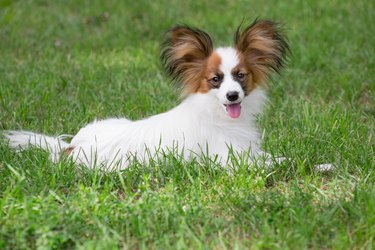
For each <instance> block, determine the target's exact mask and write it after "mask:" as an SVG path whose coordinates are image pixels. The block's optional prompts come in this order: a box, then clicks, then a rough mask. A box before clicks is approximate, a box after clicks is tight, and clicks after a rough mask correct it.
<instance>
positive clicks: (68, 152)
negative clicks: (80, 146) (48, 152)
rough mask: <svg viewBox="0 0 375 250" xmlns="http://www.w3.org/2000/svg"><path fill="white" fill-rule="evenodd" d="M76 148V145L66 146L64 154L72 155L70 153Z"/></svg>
mask: <svg viewBox="0 0 375 250" xmlns="http://www.w3.org/2000/svg"><path fill="white" fill-rule="evenodd" d="M74 148H75V147H73V146H72V147H68V148H66V149H65V150H64V151H63V154H64V155H65V156H69V155H70V153H71V152H72V151H73V150H74Z"/></svg>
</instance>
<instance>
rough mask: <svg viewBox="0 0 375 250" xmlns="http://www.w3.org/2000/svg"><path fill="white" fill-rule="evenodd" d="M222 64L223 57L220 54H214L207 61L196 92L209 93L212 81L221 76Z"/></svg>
mask: <svg viewBox="0 0 375 250" xmlns="http://www.w3.org/2000/svg"><path fill="white" fill-rule="evenodd" d="M220 64H221V57H220V56H219V54H218V53H216V52H213V53H212V54H211V55H210V57H209V58H208V59H207V62H206V65H205V67H204V73H203V74H202V76H201V79H200V81H199V82H198V84H199V87H198V88H197V91H196V92H199V93H207V92H208V91H209V90H210V89H211V88H212V85H211V83H210V80H211V79H212V78H213V77H214V76H217V75H218V74H221V72H220V69H219V66H220Z"/></svg>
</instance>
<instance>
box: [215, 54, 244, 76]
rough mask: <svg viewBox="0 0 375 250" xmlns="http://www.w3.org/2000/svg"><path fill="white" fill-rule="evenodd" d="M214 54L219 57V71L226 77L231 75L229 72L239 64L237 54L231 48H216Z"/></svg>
mask: <svg viewBox="0 0 375 250" xmlns="http://www.w3.org/2000/svg"><path fill="white" fill-rule="evenodd" d="M216 53H217V54H219V56H220V57H221V64H220V70H221V71H222V72H223V73H224V75H225V76H226V77H229V76H230V75H231V71H232V69H233V68H234V67H236V66H237V65H238V63H239V59H238V56H237V52H236V50H235V49H233V48H230V47H228V48H218V49H216Z"/></svg>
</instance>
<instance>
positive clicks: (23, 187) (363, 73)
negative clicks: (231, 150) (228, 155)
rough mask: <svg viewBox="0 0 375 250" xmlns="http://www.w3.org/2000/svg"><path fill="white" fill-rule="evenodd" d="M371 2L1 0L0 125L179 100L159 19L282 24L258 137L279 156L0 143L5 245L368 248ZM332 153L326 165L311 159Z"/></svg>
mask: <svg viewBox="0 0 375 250" xmlns="http://www.w3.org/2000/svg"><path fill="white" fill-rule="evenodd" d="M374 9H375V2H374V1H356V2H354V1H349V0H346V1H340V0H333V1H324V0H319V1H297V0H293V1H277V0H274V1H271V0H266V1H224V0H222V1H217V2H216V3H215V2H214V1H196V0H189V1H176V0H172V1H171V0H169V1H166V0H165V1H164V0H163V1H146V0H140V1H99V0H98V1H52V0H50V1H48V0H38V1H31V0H24V1H12V0H1V1H0V130H3V129H26V130H32V131H36V132H42V133H47V134H51V135H58V134H63V133H67V134H74V133H76V132H77V131H78V130H79V128H80V127H82V126H83V125H84V124H86V123H88V122H90V121H92V120H93V119H95V118H107V117H123V116H126V117H129V118H131V119H139V118H142V117H146V116H149V115H152V114H156V113H159V112H163V111H166V110H168V109H170V108H172V107H174V106H175V105H176V104H177V103H178V102H179V99H178V93H177V91H176V90H175V89H173V88H172V87H171V86H170V83H169V80H168V79H167V77H166V76H165V74H164V72H163V70H162V67H161V64H160V61H159V48H160V47H159V46H160V43H161V41H162V40H163V34H164V31H165V30H167V29H168V28H170V27H171V26H172V25H173V24H176V23H187V24H189V25H192V26H197V27H199V28H201V29H203V30H205V31H207V32H208V33H210V34H211V35H212V37H213V39H214V42H215V44H216V45H230V44H231V43H232V36H233V33H234V30H235V29H236V27H237V25H238V24H239V23H240V22H241V20H242V19H243V18H244V17H246V18H248V19H247V20H249V22H250V21H252V20H253V19H255V18H256V17H261V18H269V19H274V20H279V21H281V22H283V23H284V24H285V30H286V34H287V36H288V37H289V42H290V47H291V51H292V54H291V55H290V60H289V63H288V66H287V69H286V70H285V71H283V73H282V74H281V76H274V77H273V79H272V81H271V82H270V87H269V100H270V101H269V104H268V106H267V108H266V110H265V112H264V114H263V115H262V116H260V117H259V119H258V120H259V126H260V127H261V128H262V131H263V144H262V147H263V149H264V150H265V151H268V152H270V153H272V154H273V155H274V156H281V155H282V156H286V157H288V158H290V159H292V160H291V161H288V162H285V163H282V164H280V165H279V166H277V167H276V168H274V169H268V170H267V169H262V168H254V167H253V168H249V166H246V165H245V164H242V163H239V164H238V169H236V170H235V171H234V172H233V171H232V172H228V171H226V170H225V169H222V168H221V167H219V166H216V165H214V164H212V163H210V162H209V161H203V162H200V163H198V162H197V161H191V162H184V161H182V160H181V159H180V158H179V157H178V156H177V155H172V154H170V155H166V157H165V158H166V159H159V160H157V161H154V162H150V164H148V165H145V164H140V163H137V162H134V163H133V164H132V166H131V167H130V168H129V169H127V170H125V171H122V172H117V173H101V172H98V171H89V170H86V169H84V168H82V167H76V166H74V165H73V164H72V162H69V161H62V162H60V163H57V164H52V163H51V162H49V160H48V154H47V153H46V152H43V151H41V150H38V149H30V150H27V151H24V152H22V153H16V152H13V151H11V150H9V149H8V148H7V145H6V144H5V143H4V142H2V143H0V248H1V249H4V248H8V249H28V248H31V249H33V248H40V249H66V248H81V249H116V248H130V249H133V248H136V249H138V248H142V249H146V248H151V249H187V248H190V249H206V248H210V249H244V248H254V249H258V248H262V249H274V248H291V249H303V248H305V249H306V248H313V249H331V248H333V249H347V248H351V249H362V248H364V249H374V248H375V184H374V183H375V173H374V165H375V163H374V162H375V156H374V149H375V146H374V145H375V143H374V142H375V129H374V124H375V118H374V117H375V100H374V93H375V34H374V23H375V12H374ZM322 163H333V164H335V166H336V168H335V170H334V171H331V172H325V173H323V172H317V171H315V170H314V166H315V165H317V164H322Z"/></svg>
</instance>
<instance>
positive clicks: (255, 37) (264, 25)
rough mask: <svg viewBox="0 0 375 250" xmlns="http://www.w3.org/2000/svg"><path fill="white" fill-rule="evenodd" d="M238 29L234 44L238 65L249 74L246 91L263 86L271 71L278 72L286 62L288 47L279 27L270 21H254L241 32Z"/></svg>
mask: <svg viewBox="0 0 375 250" xmlns="http://www.w3.org/2000/svg"><path fill="white" fill-rule="evenodd" d="M240 31H241V27H238V29H237V32H236V34H235V44H236V48H237V51H238V55H239V59H240V65H241V66H242V67H245V68H246V69H247V70H248V71H249V72H250V73H251V76H252V77H251V78H252V79H251V81H250V79H248V82H247V84H248V85H249V86H248V87H247V89H249V90H250V91H251V90H252V89H254V88H255V87H256V86H257V85H259V84H264V83H265V81H266V80H267V78H268V76H269V74H270V73H271V71H275V72H277V73H278V72H279V71H280V70H281V68H282V67H283V66H284V63H285V61H286V54H287V52H288V51H289V46H288V44H287V42H286V38H285V37H284V36H283V35H282V33H281V31H280V27H279V25H278V24H277V23H274V22H272V21H262V20H255V22H254V23H252V24H251V25H249V26H248V27H246V28H245V29H244V30H243V31H242V32H240Z"/></svg>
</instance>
